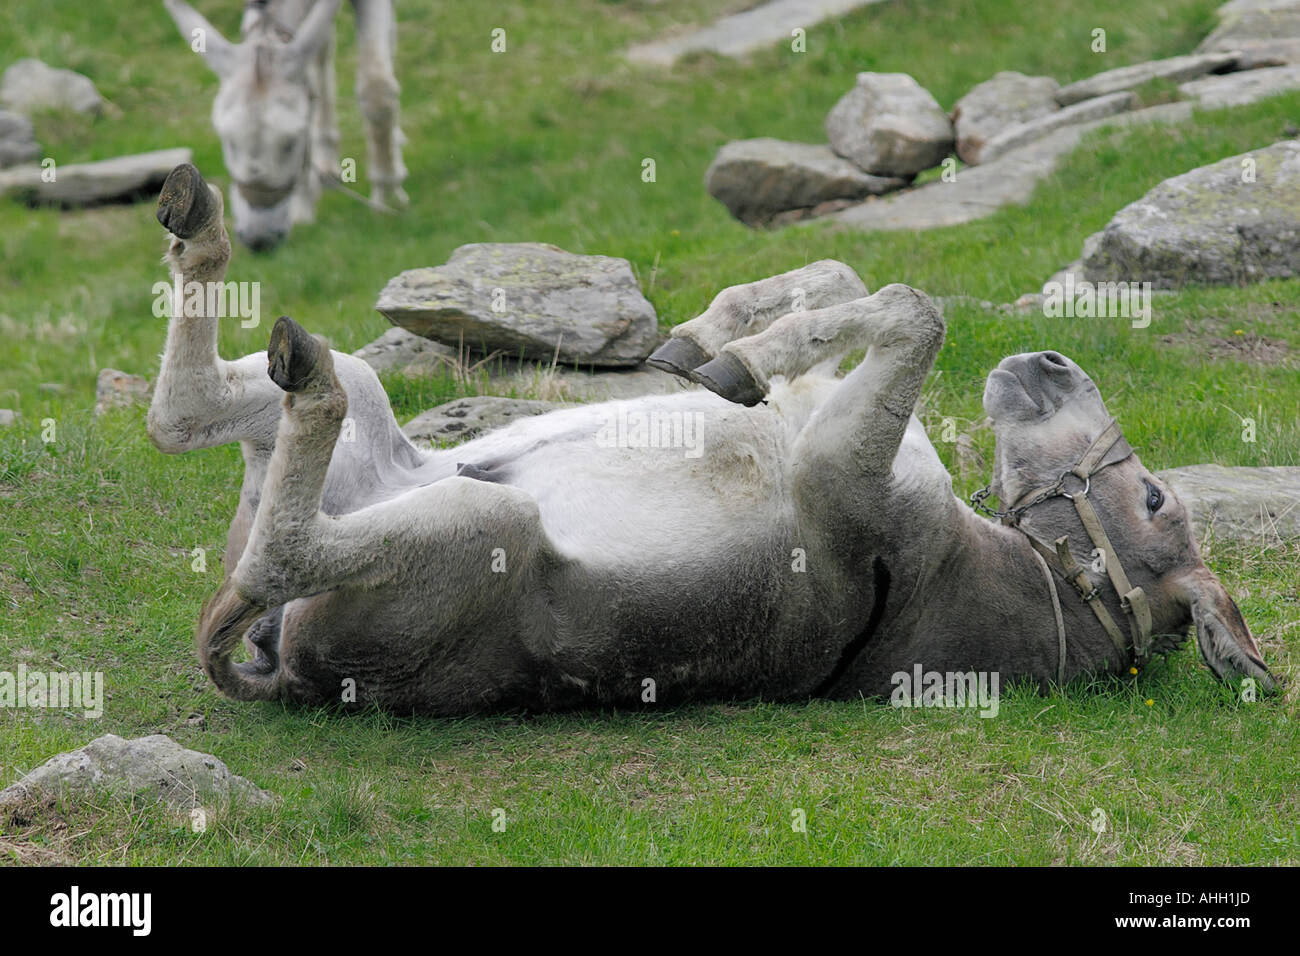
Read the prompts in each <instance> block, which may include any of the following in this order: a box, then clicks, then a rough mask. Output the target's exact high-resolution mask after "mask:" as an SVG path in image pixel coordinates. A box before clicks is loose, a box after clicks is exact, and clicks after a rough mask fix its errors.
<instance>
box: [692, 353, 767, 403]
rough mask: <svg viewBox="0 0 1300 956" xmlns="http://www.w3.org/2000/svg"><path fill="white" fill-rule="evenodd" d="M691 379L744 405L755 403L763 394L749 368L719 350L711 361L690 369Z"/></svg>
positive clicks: (730, 400)
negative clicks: (692, 369)
mask: <svg viewBox="0 0 1300 956" xmlns="http://www.w3.org/2000/svg"><path fill="white" fill-rule="evenodd" d="M691 379H692V380H694V381H696V382H699V383H700V384H701V385H703V386H704V387H705V388H707V389H708V390H709V391H711V392H717V393H718V394H719V395H721V396H722V397H723V398H725V399H726V400H727V401H729V402H735V403H736V404H737V405H744V406H746V407H749V406H753V405H757V404H758V403H759V402H761V401H762V400H763V396H764V394H765V393H764V391H763V389H761V388H759V386H758V383H757V382H755V381H754V376H752V375H750V374H749V369H747V368H745V366H744V364H743V363H742V362H741V361H740V359H738V358H736V356H734V355H732V354H731V353H730V352H721V353H719V355H718V357H717V358H715V359H714V360H713V361H711V362H706V363H705V364H703V365H701V366H700V367H699V368H697V369H695V370H694V371H692V372H691Z"/></svg>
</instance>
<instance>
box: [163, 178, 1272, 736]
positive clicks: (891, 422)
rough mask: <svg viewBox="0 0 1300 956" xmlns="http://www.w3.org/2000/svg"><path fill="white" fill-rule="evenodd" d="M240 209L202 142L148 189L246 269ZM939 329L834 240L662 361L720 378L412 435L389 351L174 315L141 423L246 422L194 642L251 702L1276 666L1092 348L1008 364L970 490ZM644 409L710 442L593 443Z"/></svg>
mask: <svg viewBox="0 0 1300 956" xmlns="http://www.w3.org/2000/svg"><path fill="white" fill-rule="evenodd" d="M221 214H222V201H221V195H220V193H219V192H217V191H216V190H212V189H210V188H209V187H207V186H206V185H205V184H204V182H203V180H202V178H201V177H200V176H199V174H198V171H197V170H195V169H194V168H193V167H192V166H182V167H178V168H177V169H176V170H175V171H174V172H173V173H172V176H171V177H170V178H169V180H168V182H167V184H166V186H164V189H163V194H162V198H161V200H160V205H159V214H158V215H159V220H160V221H161V222H162V223H163V225H164V226H166V227H167V228H168V229H169V230H170V232H171V233H172V237H171V244H170V249H169V252H168V256H167V261H168V263H169V265H170V267H171V268H172V269H173V270H174V271H181V272H183V273H184V274H185V275H186V277H187V278H188V279H193V280H198V281H221V280H222V279H223V277H224V275H225V270H226V265H227V262H228V259H229V255H230V245H229V241H228V240H227V238H226V234H225V229H224V227H223V225H222V218H221ZM796 295H797V296H799V297H801V298H802V300H803V302H804V304H806V306H807V311H800V312H790V307H791V302H792V301H793V297H794V296H796ZM176 312H179V310H176ZM174 314H175V313H174ZM943 335H944V323H943V319H942V317H941V315H940V313H939V311H938V309H936V308H935V306H934V304H933V303H932V302H931V301H930V300H929V299H928V298H927V297H926V296H925V295H923V294H922V293H920V292H917V291H916V290H913V289H910V288H908V287H906V286H902V285H890V286H886V287H885V288H883V289H881V290H879V291H877V292H876V293H875V294H873V295H868V294H867V290H866V289H865V287H864V286H863V284H862V282H861V280H859V279H858V277H857V276H856V275H855V274H854V273H853V271H852V270H851V269H849V268H848V267H847V266H845V265H843V264H842V263H837V262H831V261H824V262H818V263H814V264H813V265H810V266H806V267H804V268H803V269H799V270H797V271H795V272H791V273H786V274H785V275H780V276H774V277H772V278H769V279H764V280H761V281H759V282H754V283H750V284H749V285H744V286H736V287H733V288H729V289H726V290H724V291H723V292H721V293H720V294H719V295H718V296H717V298H716V299H715V300H714V302H713V304H712V305H711V306H710V307H709V309H708V310H707V311H706V312H705V313H704V314H703V315H701V316H699V317H698V318H695V319H692V320H691V321H690V322H687V323H685V324H683V325H681V326H678V328H677V329H676V330H675V331H674V336H673V338H672V339H671V340H670V342H669V344H668V345H667V346H665V347H664V348H663V349H661V350H660V352H659V353H657V355H656V358H655V361H656V362H658V363H659V364H660V365H662V366H664V367H667V368H668V369H669V370H673V371H678V372H682V373H686V372H689V374H690V377H692V378H694V379H695V380H697V381H699V382H701V383H703V384H704V385H706V386H707V387H708V388H707V390H706V389H689V390H688V389H683V390H682V391H679V392H677V393H675V394H672V395H667V396H651V397H645V398H642V399H636V400H631V401H626V402H612V403H607V404H604V405H588V406H578V407H574V408H569V409H563V410H559V411H555V412H551V413H550V414H547V415H543V416H540V417H537V418H531V419H526V420H523V421H519V422H516V423H514V424H512V425H510V426H509V427H506V428H503V429H500V430H498V431H494V432H492V433H490V434H488V435H485V436H483V437H481V438H478V439H476V440H474V441H471V442H468V443H466V444H463V445H461V446H459V447H456V448H453V449H446V450H417V449H416V448H415V447H413V446H412V445H411V444H410V442H408V441H407V440H406V438H405V437H404V436H403V435H402V433H401V430H400V429H399V428H398V426H397V422H396V421H395V420H394V418H393V414H392V411H391V409H390V406H389V403H388V399H387V396H386V395H385V393H384V391H383V388H382V387H381V385H380V383H379V380H378V379H377V377H376V376H375V374H374V372H373V371H371V369H370V368H369V367H368V366H367V365H366V364H365V363H364V362H362V361H361V360H359V359H357V358H355V357H353V356H349V355H345V354H342V353H338V352H332V351H330V349H328V348H327V347H326V346H325V345H324V344H323V343H322V342H321V341H320V340H319V339H316V338H314V337H312V336H311V335H309V334H307V333H306V332H305V331H304V330H303V329H302V328H301V327H299V326H298V325H297V324H295V323H294V322H293V321H292V320H290V319H287V318H284V319H281V320H280V321H279V322H277V323H276V326H275V329H274V331H273V332H272V334H271V344H270V348H269V350H268V355H267V357H266V358H264V357H263V356H261V355H250V356H247V357H245V358H243V359H239V360H237V361H233V362H227V361H223V360H222V359H220V358H219V357H218V355H217V350H216V344H217V319H216V318H215V317H209V316H202V315H198V316H178V317H174V318H172V319H171V322H170V325H169V328H168V333H167V345H166V350H165V353H164V356H163V363H162V368H161V371H160V373H159V377H158V381H157V385H156V387H155V392H154V398H153V404H152V406H151V408H150V411H149V433H150V436H151V437H152V438H153V440H154V442H155V443H156V444H157V445H158V446H159V448H161V449H162V450H163V451H166V452H181V451H186V450H189V449H193V448H202V447H210V446H213V445H218V444H224V443H227V442H232V441H238V442H240V444H241V446H242V448H243V452H244V460H245V474H244V484H243V489H242V492H241V495H240V502H239V508H238V511H237V513H236V515H235V519H234V521H233V523H232V525H231V528H230V533H229V538H228V541H227V550H226V569H227V577H226V580H225V581H224V583H223V584H222V585H221V588H220V589H219V590H218V592H217V593H216V595H215V596H214V597H213V598H212V600H211V601H209V603H208V605H207V607H206V608H205V609H204V612H203V615H202V617H201V620H200V624H199V628H198V635H197V640H198V649H199V656H200V659H201V661H202V663H203V667H204V669H205V671H206V672H207V673H208V675H209V676H210V677H211V678H212V680H213V681H214V682H215V683H216V684H217V686H218V687H219V688H220V689H221V690H222V691H223V692H224V693H226V694H227V695H229V696H231V697H234V698H237V699H241V700H276V699H281V700H290V701H300V702H312V703H323V702H330V701H339V700H340V699H351V698H344V697H343V690H344V689H345V688H348V687H354V688H355V701H356V702H357V703H373V704H376V705H379V706H381V707H384V708H388V709H392V710H397V711H415V712H423V713H433V714H463V713H469V712H474V711H482V710H491V709H501V708H510V709H513V708H527V709H534V710H545V709H555V708H569V707H582V706H591V705H635V704H638V703H639V702H640V701H641V694H642V691H643V688H644V686H645V684H644V682H645V681H646V680H653V681H654V682H655V686H656V692H657V699H658V700H659V701H660V702H673V701H685V700H699V699H719V698H737V697H758V696H761V697H765V698H769V699H797V698H806V697H808V696H810V695H824V696H828V697H833V698H848V697H856V696H858V695H867V696H881V695H889V694H890V693H891V690H892V689H893V685H894V680H893V675H895V674H898V673H910V672H912V671H913V669H914V668H915V667H921V668H923V669H924V670H926V671H937V672H970V671H976V672H986V673H989V674H993V673H996V674H998V675H1000V679H1001V680H1002V682H1003V683H1006V682H1008V681H1011V680H1015V679H1017V678H1027V679H1030V680H1034V681H1037V682H1039V683H1040V684H1041V685H1044V686H1045V685H1046V684H1047V683H1049V682H1051V681H1065V680H1070V679H1071V678H1074V677H1076V676H1079V675H1086V674H1099V673H1105V672H1108V671H1109V672H1111V673H1120V672H1125V671H1127V670H1128V668H1129V667H1130V666H1132V664H1133V663H1134V662H1135V661H1136V660H1140V659H1142V658H1144V657H1145V656H1147V655H1148V654H1150V653H1153V652H1161V651H1164V650H1168V649H1170V648H1172V647H1174V646H1176V645H1178V644H1179V643H1181V642H1182V641H1183V640H1184V639H1185V637H1186V635H1187V630H1188V627H1189V626H1190V625H1191V624H1193V623H1195V625H1196V630H1197V640H1198V644H1199V648H1200V651H1201V654H1202V656H1203V657H1204V659H1205V661H1206V663H1207V664H1208V665H1209V667H1210V668H1211V669H1212V670H1213V671H1214V672H1215V673H1216V674H1217V675H1219V676H1220V677H1222V678H1225V679H1226V678H1230V677H1234V676H1236V675H1246V676H1249V677H1251V678H1254V679H1255V680H1257V681H1258V682H1259V683H1260V684H1261V685H1262V687H1263V688H1265V689H1267V688H1269V687H1271V686H1272V677H1271V675H1270V674H1269V672H1268V669H1267V668H1266V667H1265V665H1264V663H1263V660H1262V658H1261V655H1260V651H1259V649H1258V647H1257V646H1256V644H1255V641H1254V640H1253V638H1252V637H1251V634H1250V631H1249V629H1248V628H1247V626H1246V623H1245V621H1244V620H1243V619H1242V617H1241V614H1240V613H1239V612H1238V610H1237V607H1236V605H1235V604H1234V603H1233V602H1232V599H1231V598H1230V597H1229V596H1228V594H1227V592H1226V591H1225V590H1224V588H1223V586H1222V585H1221V584H1220V582H1219V581H1218V580H1217V579H1216V578H1215V576H1214V574H1213V573H1211V572H1210V571H1209V569H1208V568H1207V567H1206V566H1205V564H1204V562H1203V561H1202V560H1201V557H1200V555H1199V553H1198V551H1197V546H1196V542H1195V539H1194V537H1193V535H1192V532H1191V528H1190V526H1189V523H1188V519H1187V514H1186V512H1185V510H1184V509H1183V506H1182V505H1181V504H1180V502H1179V501H1178V499H1177V497H1176V496H1175V495H1174V494H1173V493H1172V492H1171V491H1170V490H1169V489H1168V488H1167V487H1165V486H1164V485H1163V484H1162V483H1161V481H1160V479H1159V478H1157V477H1156V476H1155V475H1153V474H1152V473H1151V472H1149V471H1147V470H1146V469H1145V468H1144V467H1143V466H1142V464H1141V462H1140V461H1139V460H1138V458H1137V456H1136V455H1134V454H1133V453H1132V450H1131V449H1130V448H1129V447H1128V446H1127V444H1125V443H1124V440H1123V438H1122V436H1121V435H1120V434H1119V431H1118V427H1117V426H1115V425H1114V424H1113V421H1112V419H1111V418H1110V416H1109V414H1108V413H1107V411H1106V408H1105V406H1104V404H1103V403H1102V400H1101V397H1100V395H1099V394H1098V392H1097V389H1096V387H1095V386H1094V385H1093V383H1092V381H1091V380H1090V379H1089V378H1088V376H1087V375H1086V374H1085V373H1084V372H1083V371H1082V370H1081V369H1080V368H1079V367H1078V366H1077V365H1075V364H1074V363H1073V362H1071V361H1070V360H1069V359H1066V358H1065V357H1064V356H1061V355H1059V354H1057V353H1055V352H1038V353H1031V354H1023V355H1015V356H1012V357H1010V358H1008V359H1006V360H1005V361H1003V362H1002V363H1001V364H1000V365H999V366H998V368H997V369H995V370H994V371H993V372H992V373H991V374H990V375H989V378H988V384H987V388H986V391H985V395H984V403H985V408H986V410H987V412H988V414H989V415H990V417H991V418H992V420H993V422H994V429H995V434H996V439H997V447H996V462H995V467H994V480H993V490H994V491H996V493H997V494H998V497H999V498H1000V499H1001V500H1002V501H1004V502H1013V505H1012V506H1011V507H1010V508H1008V510H1007V511H1006V512H1004V522H1005V523H995V522H991V521H988V520H985V519H984V518H981V517H980V516H979V515H977V514H976V513H975V512H974V511H973V510H972V509H971V508H969V507H967V506H966V505H965V504H964V503H963V502H960V501H958V500H957V499H956V498H955V497H954V496H953V494H952V482H951V479H950V477H949V475H948V473H947V472H946V470H945V469H944V468H943V466H942V463H941V462H940V460H939V458H938V456H937V455H936V453H935V450H934V448H933V446H932V445H931V444H930V442H929V440H928V438H927V437H926V434H925V432H924V430H923V429H922V427H921V424H920V422H919V421H918V420H917V419H916V417H915V416H914V415H913V408H914V406H915V404H916V401H917V398H918V396H919V395H920V392H921V387H922V384H923V382H924V381H925V378H926V376H927V374H928V372H929V370H930V367H931V365H932V363H933V361H934V358H935V355H936V353H937V351H938V349H939V346H940V344H941V342H942V339H943ZM855 349H866V356H865V358H864V359H863V360H862V362H861V363H860V364H859V365H858V366H857V368H855V369H854V370H853V371H852V372H850V373H849V374H848V375H847V377H845V378H843V379H838V378H836V377H835V376H834V372H835V369H836V367H837V365H838V363H839V361H840V359H841V357H842V356H843V355H845V354H846V353H848V352H850V351H852V350H855ZM268 364H269V369H268ZM268 372H269V374H268ZM633 415H636V416H640V417H641V419H642V420H655V418H656V416H657V417H658V419H659V420H672V419H673V418H674V416H676V418H677V419H681V418H682V417H684V416H690V418H691V419H692V422H693V424H694V434H695V435H696V436H697V438H702V439H703V444H702V446H701V448H691V449H689V453H684V452H683V450H682V449H680V448H679V449H676V450H673V449H668V448H664V447H649V448H647V447H618V445H619V444H620V443H610V442H609V441H607V440H602V439H601V436H608V433H609V431H608V429H609V423H610V422H611V420H615V419H621V418H628V417H630V416H633ZM345 416H346V417H347V418H349V419H351V425H352V427H351V428H349V434H350V437H351V440H348V441H340V440H339V435H340V430H341V427H342V422H343V420H344V418H345ZM621 444H622V445H624V446H626V445H630V444H633V443H631V442H622V443H621ZM700 452H702V453H700ZM1051 541H1055V542H1056V544H1055V550H1053V549H1052V548H1050V547H1048V546H1047V545H1046V544H1045V542H1051ZM1094 548H1096V549H1098V551H1100V552H1102V553H1104V555H1105V557H1106V559H1107V561H1106V565H1107V566H1106V567H1105V568H1104V569H1099V568H1098V567H1097V565H1096V562H1095V561H1094V560H1093V558H1092V554H1093V551H1094ZM792 557H795V558H796V559H795V560H792ZM1117 622H1118V623H1117ZM241 640H242V641H243V643H244V644H245V646H246V648H247V650H248V652H249V655H250V659H249V660H248V661H246V662H236V661H235V660H234V657H233V655H234V652H235V651H236V649H237V648H238V645H239V644H240V642H241Z"/></svg>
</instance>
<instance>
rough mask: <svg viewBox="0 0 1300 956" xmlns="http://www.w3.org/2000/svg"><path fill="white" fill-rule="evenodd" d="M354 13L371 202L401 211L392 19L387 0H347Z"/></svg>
mask: <svg viewBox="0 0 1300 956" xmlns="http://www.w3.org/2000/svg"><path fill="white" fill-rule="evenodd" d="M352 6H353V9H354V10H355V11H356V15H357V46H358V50H357V99H358V101H359V102H360V104H361V113H362V115H363V116H364V117H365V121H366V147H367V154H368V157H369V167H368V176H369V179H370V185H371V198H372V199H374V200H375V201H377V202H381V203H384V204H385V205H390V206H396V207H398V208H405V207H406V206H407V205H408V204H409V202H410V200H409V199H408V198H407V195H406V191H405V190H404V189H402V183H404V182H405V181H406V166H405V164H404V163H403V162H402V143H404V142H405V141H406V137H405V136H403V135H402V130H401V127H400V126H399V125H398V113H399V108H398V92H399V91H400V89H401V87H399V86H398V83H397V75H396V74H395V73H394V71H393V59H394V56H395V54H396V49H397V19H396V17H395V16H394V15H393V4H392V0H352Z"/></svg>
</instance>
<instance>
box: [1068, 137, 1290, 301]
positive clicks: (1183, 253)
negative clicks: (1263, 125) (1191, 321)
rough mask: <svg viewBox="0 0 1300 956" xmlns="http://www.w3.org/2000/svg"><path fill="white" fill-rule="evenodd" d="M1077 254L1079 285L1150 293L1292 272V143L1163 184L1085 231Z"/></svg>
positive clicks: (1269, 147)
mask: <svg viewBox="0 0 1300 956" xmlns="http://www.w3.org/2000/svg"><path fill="white" fill-rule="evenodd" d="M1247 169H1250V170H1252V171H1253V176H1252V177H1251V178H1252V180H1253V181H1249V182H1246V181H1243V180H1244V179H1246V178H1247V177H1246V176H1245V171H1246V170H1247ZM1082 259H1083V267H1084V273H1085V275H1086V277H1087V278H1088V280H1089V281H1092V282H1105V281H1117V282H1118V281H1133V282H1150V283H1152V285H1153V286H1155V287H1156V288H1158V289H1176V288H1179V287H1181V286H1184V285H1201V284H1205V285H1223V284H1228V285H1239V284H1242V283H1248V282H1260V281H1262V280H1265V279H1280V278H1288V277H1291V276H1295V275H1298V274H1300V141H1297V140H1287V141H1285V142H1282V143H1275V144H1274V145H1272V146H1268V147H1265V148H1264V149H1257V150H1254V151H1252V152H1249V153H1243V154H1242V155H1240V156H1231V157H1229V158H1227V159H1224V160H1220V161H1219V162H1217V163H1212V164H1211V165H1209V166H1202V167H1200V168H1199V169H1193V170H1192V171H1191V172H1188V173H1184V174H1183V175H1181V176H1175V177H1174V178H1173V179H1168V180H1165V182H1163V183H1161V184H1160V185H1159V186H1157V187H1156V188H1155V189H1153V190H1151V191H1150V192H1149V193H1147V194H1146V195H1145V196H1143V197H1142V198H1141V199H1139V200H1138V201H1137V202H1134V203H1130V204H1129V205H1127V206H1125V207H1124V208H1123V209H1121V210H1120V211H1119V212H1118V213H1116V214H1115V218H1114V219H1112V220H1111V221H1110V223H1109V224H1107V226H1106V228H1105V229H1104V230H1103V231H1102V232H1099V233H1096V234H1095V235H1093V236H1090V237H1089V238H1088V240H1087V241H1086V242H1085V243H1084V248H1083V256H1082Z"/></svg>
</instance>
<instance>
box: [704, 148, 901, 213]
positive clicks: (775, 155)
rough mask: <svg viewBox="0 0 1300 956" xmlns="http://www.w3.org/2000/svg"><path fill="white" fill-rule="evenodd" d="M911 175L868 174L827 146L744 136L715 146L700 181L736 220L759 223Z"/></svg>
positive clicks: (878, 190) (882, 188)
mask: <svg viewBox="0 0 1300 956" xmlns="http://www.w3.org/2000/svg"><path fill="white" fill-rule="evenodd" d="M909 182H911V177H908V178H900V177H888V176H872V175H871V174H870V173H864V172H863V171H862V170H860V169H859V168H858V167H857V166H855V165H853V164H852V163H851V162H849V161H848V160H847V159H843V158H841V157H839V156H836V155H835V153H834V152H832V151H831V148H830V147H829V146H819V145H813V144H811V143H790V142H786V141H785V140H779V139H743V140H737V141H735V142H731V143H727V144H726V145H725V146H723V147H722V149H720V150H718V155H717V156H715V157H714V159H713V163H712V164H711V165H710V166H709V169H708V172H706V173H705V174H704V185H705V187H706V188H707V189H708V191H709V195H710V196H712V197H713V198H714V199H717V200H718V201H719V202H721V203H722V204H723V205H724V206H726V207H727V209H728V210H729V211H730V212H731V214H732V215H733V216H735V217H736V218H737V219H739V220H740V221H741V222H747V223H751V224H761V223H764V222H767V221H769V220H770V219H771V218H772V217H773V216H775V215H777V214H778V213H783V212H788V211H791V210H796V209H809V210H811V209H814V208H816V207H817V206H819V205H821V204H822V203H826V202H833V201H835V200H839V199H844V200H850V201H852V200H859V199H863V198H865V197H867V196H878V195H880V194H882V193H887V192H892V191H894V190H896V189H901V188H903V187H904V186H906V185H907V184H908V183H909Z"/></svg>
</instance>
